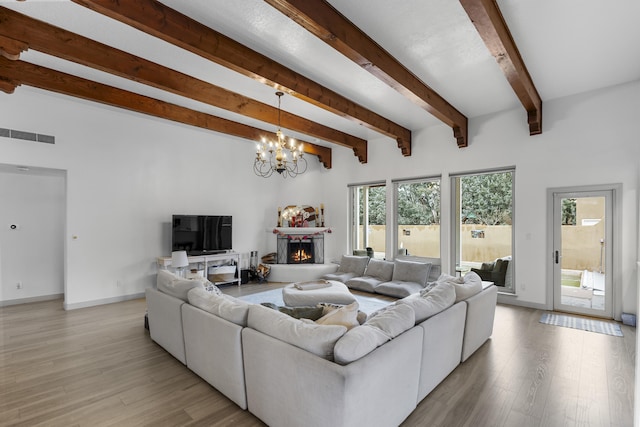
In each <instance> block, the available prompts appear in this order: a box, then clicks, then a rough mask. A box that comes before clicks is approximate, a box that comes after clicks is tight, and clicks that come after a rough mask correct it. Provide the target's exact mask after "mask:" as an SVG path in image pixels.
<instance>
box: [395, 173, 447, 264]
mask: <svg viewBox="0 0 640 427" xmlns="http://www.w3.org/2000/svg"><path fill="white" fill-rule="evenodd" d="M394 203H395V222H396V223H395V230H396V246H395V249H396V253H397V254H399V255H411V256H419V257H429V258H440V178H439V177H438V178H419V179H412V180H410V181H408V180H404V181H396V182H394Z"/></svg>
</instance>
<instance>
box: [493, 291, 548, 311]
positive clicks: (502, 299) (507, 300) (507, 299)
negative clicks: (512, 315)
mask: <svg viewBox="0 0 640 427" xmlns="http://www.w3.org/2000/svg"><path fill="white" fill-rule="evenodd" d="M514 297H515V295H513V296H512V295H505V294H502V295H501V294H498V303H499V304H504V305H517V306H518V307H526V308H533V309H536V310H548V308H547V305H546V304H539V303H536V302H529V301H520V300H518V299H516V298H514Z"/></svg>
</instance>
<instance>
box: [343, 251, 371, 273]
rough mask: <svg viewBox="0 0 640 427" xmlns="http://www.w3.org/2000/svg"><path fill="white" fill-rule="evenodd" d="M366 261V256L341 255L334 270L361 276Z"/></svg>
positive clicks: (367, 259) (367, 261) (367, 260)
mask: <svg viewBox="0 0 640 427" xmlns="http://www.w3.org/2000/svg"><path fill="white" fill-rule="evenodd" d="M368 263H369V257H366V256H353V255H343V256H342V259H341V260H340V266H339V267H338V270H337V271H336V272H337V273H353V274H354V275H356V276H362V275H363V274H364V270H365V269H366V268H367V264H368Z"/></svg>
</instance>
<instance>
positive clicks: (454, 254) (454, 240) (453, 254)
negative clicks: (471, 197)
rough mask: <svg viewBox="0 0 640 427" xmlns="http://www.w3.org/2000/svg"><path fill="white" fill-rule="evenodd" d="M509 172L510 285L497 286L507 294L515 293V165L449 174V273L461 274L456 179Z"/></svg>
mask: <svg viewBox="0 0 640 427" xmlns="http://www.w3.org/2000/svg"><path fill="white" fill-rule="evenodd" d="M507 172H509V173H511V260H510V261H509V262H510V264H511V287H510V288H507V287H504V288H503V287H499V288H498V292H500V293H505V294H509V295H515V294H516V290H517V288H516V261H517V260H516V237H515V236H516V233H515V230H516V167H515V166H508V167H503V168H495V169H483V170H477V171H469V172H460V173H455V174H449V184H450V185H451V206H450V209H451V213H450V220H451V230H450V236H451V246H450V254H449V256H450V260H451V262H450V269H451V271H450V274H451V275H453V276H455V275H456V274H461V272H459V271H457V268H458V264H459V261H460V260H459V259H458V254H459V253H460V251H461V249H460V245H461V235H460V227H459V226H460V217H459V206H458V203H459V200H460V197H461V193H460V188H459V186H458V182H459V181H458V180H459V179H460V178H464V177H470V176H477V175H490V174H496V173H507Z"/></svg>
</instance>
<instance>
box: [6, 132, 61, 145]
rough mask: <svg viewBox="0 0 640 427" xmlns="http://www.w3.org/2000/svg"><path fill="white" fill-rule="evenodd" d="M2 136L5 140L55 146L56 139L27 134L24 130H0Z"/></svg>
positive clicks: (31, 133) (37, 134)
mask: <svg viewBox="0 0 640 427" xmlns="http://www.w3.org/2000/svg"><path fill="white" fill-rule="evenodd" d="M0 136H4V137H5V138H13V139H23V140H25V141H35V142H42V143H45V144H55V143H56V137H55V136H51V135H42V134H39V133H33V132H25V131H23V130H13V129H4V128H0Z"/></svg>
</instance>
